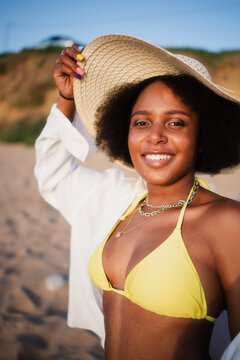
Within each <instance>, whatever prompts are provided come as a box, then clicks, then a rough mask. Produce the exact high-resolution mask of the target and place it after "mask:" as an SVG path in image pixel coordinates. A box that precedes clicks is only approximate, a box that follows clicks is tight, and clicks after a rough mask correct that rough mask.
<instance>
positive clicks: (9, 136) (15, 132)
mask: <svg viewBox="0 0 240 360" xmlns="http://www.w3.org/2000/svg"><path fill="white" fill-rule="evenodd" d="M44 124H45V118H41V119H38V120H36V121H34V120H33V119H32V118H29V117H26V118H23V119H22V120H20V121H18V122H17V123H15V124H13V125H12V126H10V127H9V128H8V129H7V130H5V131H3V132H2V133H1V134H0V140H1V141H4V142H23V143H25V144H27V145H33V144H34V143H35V141H36V138H37V137H38V135H39V134H40V132H41V130H42V128H43V126H44Z"/></svg>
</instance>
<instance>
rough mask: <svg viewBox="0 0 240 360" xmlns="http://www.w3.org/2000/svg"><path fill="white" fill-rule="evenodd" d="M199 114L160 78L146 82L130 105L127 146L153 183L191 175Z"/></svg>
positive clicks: (140, 169)
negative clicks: (130, 113) (159, 79)
mask: <svg viewBox="0 0 240 360" xmlns="http://www.w3.org/2000/svg"><path fill="white" fill-rule="evenodd" d="M197 139H198V118H197V115H196V113H195V112H194V111H192V110H191V109H190V108H189V107H188V106H187V105H185V104H184V103H183V101H182V99H181V98H180V97H178V96H177V95H175V94H174V93H173V91H172V90H171V89H170V88H169V87H168V86H167V85H165V84H164V83H163V82H161V81H156V82H154V83H152V84H150V85H148V86H147V87H146V88H145V89H144V90H143V91H142V92H141V93H140V95H139V96H138V98H137V101H136V103H135V105H134V106H133V109H132V115H131V121H130V127H129V135H128V147H129V152H130V156H131V159H132V162H133V165H134V167H135V168H136V170H137V171H138V173H139V174H140V175H141V176H142V177H143V179H144V180H146V181H147V183H149V184H154V185H171V184H173V183H174V182H176V181H178V180H179V179H182V178H184V177H185V176H188V175H191V176H192V175H193V172H194V165H195V160H196V156H197V152H198V148H197Z"/></svg>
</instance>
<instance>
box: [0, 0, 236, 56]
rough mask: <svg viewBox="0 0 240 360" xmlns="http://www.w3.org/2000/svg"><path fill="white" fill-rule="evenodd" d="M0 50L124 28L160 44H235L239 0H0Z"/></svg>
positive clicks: (229, 46)
mask: <svg viewBox="0 0 240 360" xmlns="http://www.w3.org/2000/svg"><path fill="white" fill-rule="evenodd" d="M0 9H1V24H0V52H5V51H14V52H16V51H19V50H21V49H22V48H24V47H31V46H32V45H34V44H36V43H38V42H39V41H41V40H43V39H44V38H46V37H49V36H51V35H68V36H71V37H73V38H74V39H76V40H77V41H79V42H81V41H82V42H84V43H88V42H89V41H91V40H92V39H94V38H95V37H97V36H100V35H103V34H107V33H120V34H129V35H133V36H136V37H140V38H143V39H144V40H147V41H150V42H153V43H155V44H157V45H161V46H163V47H194V48H203V49H207V50H211V51H219V50H228V49H240V40H239V39H240V1H239V0H201V1H190V0H178V1H177V0H172V1H171V0H168V1H167V0H164V1H162V0H132V1H131V0H121V1H116V0H115V1H114V0H111V1H110V0H84V1H83V0H78V1H75V0H66V1H64V2H63V1H61V0H40V1H39V0H38V1H36V0H7V1H6V0H1V6H0Z"/></svg>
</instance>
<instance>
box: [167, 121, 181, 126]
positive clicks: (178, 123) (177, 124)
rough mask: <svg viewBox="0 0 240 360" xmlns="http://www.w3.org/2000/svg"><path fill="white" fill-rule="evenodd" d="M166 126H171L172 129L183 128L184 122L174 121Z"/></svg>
mask: <svg viewBox="0 0 240 360" xmlns="http://www.w3.org/2000/svg"><path fill="white" fill-rule="evenodd" d="M168 125H170V126H173V127H184V126H185V122H184V121H182V120H174V121H171V122H169V123H168Z"/></svg>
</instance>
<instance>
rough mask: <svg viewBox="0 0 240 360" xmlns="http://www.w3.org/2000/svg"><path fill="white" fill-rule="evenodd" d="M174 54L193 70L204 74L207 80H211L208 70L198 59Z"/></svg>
mask: <svg viewBox="0 0 240 360" xmlns="http://www.w3.org/2000/svg"><path fill="white" fill-rule="evenodd" d="M175 56H176V57H177V58H178V59H179V60H181V61H183V62H184V63H185V64H187V65H188V66H190V67H191V68H192V69H193V70H195V71H197V72H198V73H199V74H200V75H202V76H204V77H205V78H206V79H207V80H209V81H212V78H211V76H210V74H209V72H208V71H207V69H206V67H205V66H204V65H203V64H202V63H200V61H198V60H196V59H193V58H191V57H189V56H186V55H182V54H176V55H175Z"/></svg>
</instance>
